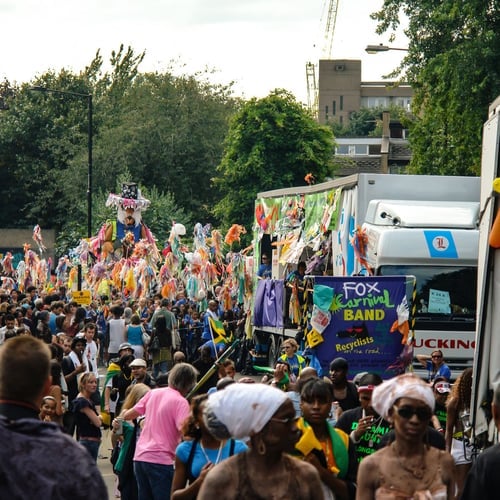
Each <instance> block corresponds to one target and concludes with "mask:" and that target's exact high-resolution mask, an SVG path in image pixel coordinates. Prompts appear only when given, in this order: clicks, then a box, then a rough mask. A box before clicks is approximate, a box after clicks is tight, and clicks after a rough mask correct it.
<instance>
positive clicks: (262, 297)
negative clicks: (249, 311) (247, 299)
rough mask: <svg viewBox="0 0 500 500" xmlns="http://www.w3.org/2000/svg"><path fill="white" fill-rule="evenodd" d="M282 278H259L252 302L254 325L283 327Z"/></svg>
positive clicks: (283, 286) (283, 287)
mask: <svg viewBox="0 0 500 500" xmlns="http://www.w3.org/2000/svg"><path fill="white" fill-rule="evenodd" d="M284 290H285V285H284V281H283V280H270V279H266V280H260V281H259V282H258V283H257V292H256V294H255V304H254V325H255V326H272V327H276V328H283V298H284Z"/></svg>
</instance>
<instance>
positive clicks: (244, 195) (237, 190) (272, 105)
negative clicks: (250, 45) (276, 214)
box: [213, 89, 334, 230]
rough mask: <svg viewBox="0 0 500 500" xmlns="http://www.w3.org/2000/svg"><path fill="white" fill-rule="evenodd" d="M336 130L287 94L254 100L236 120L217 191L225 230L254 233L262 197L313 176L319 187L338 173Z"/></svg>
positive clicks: (218, 210) (218, 213)
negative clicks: (335, 168) (240, 227)
mask: <svg viewBox="0 0 500 500" xmlns="http://www.w3.org/2000/svg"><path fill="white" fill-rule="evenodd" d="M333 148H334V141H333V135H332V132H331V129H330V128H329V127H326V126H321V125H319V124H318V123H317V122H316V121H315V120H314V119H313V118H312V117H311V116H310V115H309V114H308V112H307V111H306V110H305V109H304V108H303V107H302V106H301V105H300V104H299V103H298V102H297V101H296V100H295V98H294V97H293V96H292V95H291V94H290V93H288V92H287V91H285V90H279V89H278V90H275V91H273V92H271V94H269V96H267V97H265V98H263V99H256V98H254V99H251V100H250V101H248V102H247V103H245V104H244V105H243V106H242V107H241V109H240V110H239V111H238V112H237V113H236V114H235V116H234V117H233V119H232V120H231V123H230V126H229V132H228V136H227V139H226V141H225V148H224V156H223V158H222V161H221V163H220V164H219V165H218V167H217V176H216V177H215V178H214V180H213V181H214V185H215V187H216V189H217V190H218V192H219V193H220V195H221V199H220V201H219V202H218V203H217V204H216V205H215V207H214V213H215V215H216V216H217V217H219V218H220V220H221V222H222V225H223V227H225V228H228V227H229V226H230V225H232V224H233V223H238V224H243V225H245V226H246V228H247V230H248V229H250V228H251V225H252V218H253V204H254V200H255V197H256V195H257V193H258V192H259V191H265V190H269V189H278V188H284V187H290V186H297V185H304V184H305V182H304V177H305V176H306V175H307V174H308V173H312V174H313V175H314V177H315V178H316V181H318V182H320V181H322V180H324V179H325V177H326V176H328V175H331V174H332V171H333V167H332V159H333Z"/></svg>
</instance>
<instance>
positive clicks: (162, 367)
mask: <svg viewBox="0 0 500 500" xmlns="http://www.w3.org/2000/svg"><path fill="white" fill-rule="evenodd" d="M167 363H168V361H160V362H159V363H156V365H154V366H153V378H154V379H156V378H157V377H158V375H159V374H160V373H167V371H168V364H167Z"/></svg>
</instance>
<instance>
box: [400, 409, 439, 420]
mask: <svg viewBox="0 0 500 500" xmlns="http://www.w3.org/2000/svg"><path fill="white" fill-rule="evenodd" d="M393 408H394V410H396V411H397V413H398V415H399V416H400V417H401V418H404V419H405V420H410V418H411V417H413V415H416V416H417V418H418V419H419V420H420V421H421V422H423V421H424V420H429V419H430V418H431V417H432V412H431V410H430V409H429V408H427V407H426V406H419V407H418V408H414V407H413V406H400V407H398V406H393Z"/></svg>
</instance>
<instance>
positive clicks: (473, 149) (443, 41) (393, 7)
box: [372, 0, 500, 175]
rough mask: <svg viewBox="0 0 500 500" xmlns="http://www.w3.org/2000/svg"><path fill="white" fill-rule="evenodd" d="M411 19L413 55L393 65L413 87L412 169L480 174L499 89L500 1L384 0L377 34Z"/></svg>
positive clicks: (410, 34) (417, 171) (407, 32)
mask: <svg viewBox="0 0 500 500" xmlns="http://www.w3.org/2000/svg"><path fill="white" fill-rule="evenodd" d="M402 14H404V15H405V16H406V17H407V19H408V28H407V29H406V30H405V33H406V35H407V36H408V38H409V51H408V55H407V56H406V57H405V58H404V60H403V62H402V64H401V66H400V67H399V68H398V70H397V71H396V74H397V73H398V72H400V73H401V72H406V73H405V75H404V78H405V80H407V81H408V82H409V83H411V84H412V86H413V88H414V90H415V98H414V101H413V111H414V113H415V115H416V116H417V120H416V122H415V126H414V128H413V129H412V130H411V136H410V143H411V146H412V152H413V160H412V163H411V169H412V171H413V172H415V173H425V174H449V175H478V174H479V171H480V154H481V130H482V124H483V122H484V121H485V119H486V117H487V112H488V105H489V104H490V103H491V102H492V101H493V100H494V99H495V98H496V97H497V95H498V94H500V78H499V76H500V75H499V71H500V67H499V65H498V61H499V60H500V2H499V1H498V0H488V1H484V0H469V1H467V2H464V1H462V0H441V1H439V2H436V1H434V0H385V1H384V4H383V6H382V8H381V9H380V11H378V12H376V13H375V14H373V16H372V17H373V18H374V19H377V20H378V21H379V26H378V29H377V31H378V33H380V34H382V33H384V32H386V31H388V30H396V29H397V28H398V27H399V24H400V16H401V15H402Z"/></svg>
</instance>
